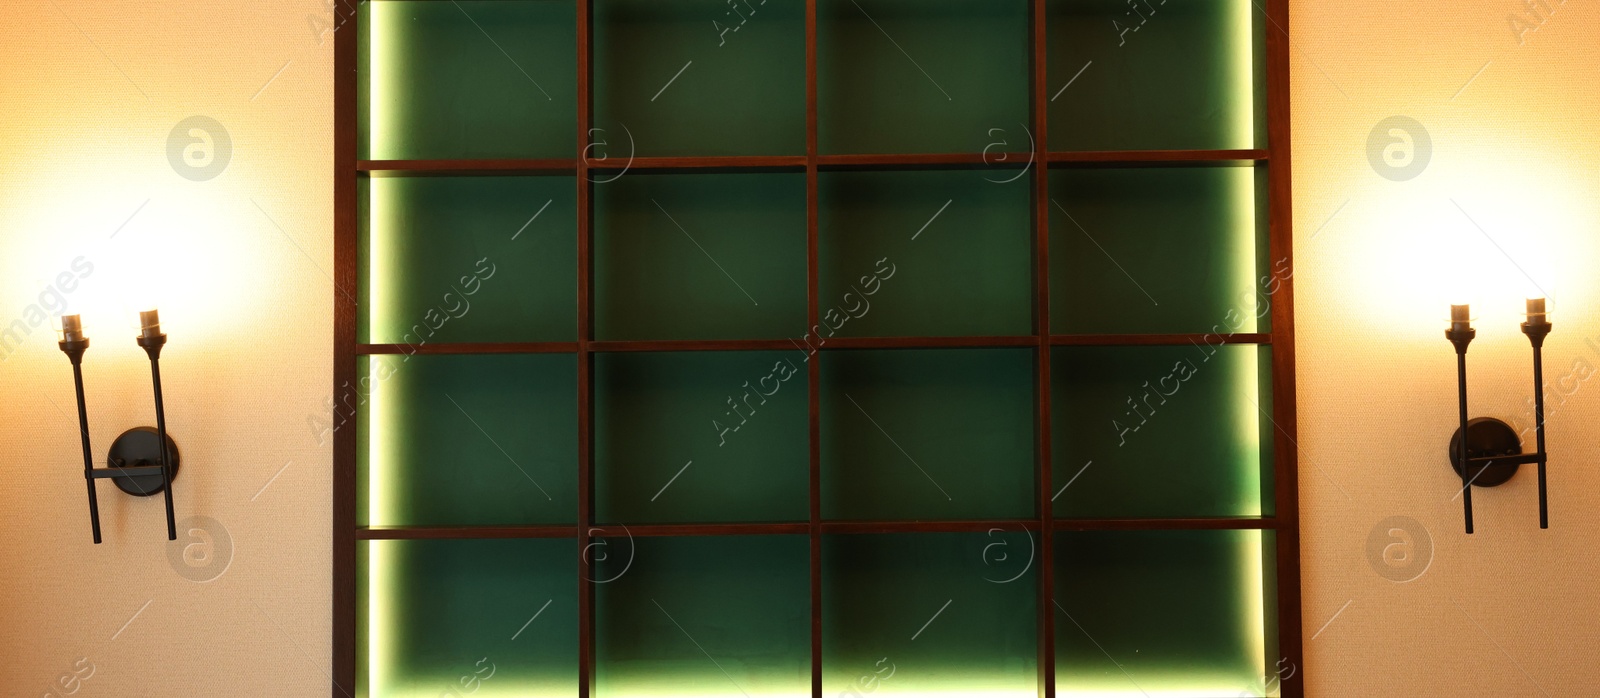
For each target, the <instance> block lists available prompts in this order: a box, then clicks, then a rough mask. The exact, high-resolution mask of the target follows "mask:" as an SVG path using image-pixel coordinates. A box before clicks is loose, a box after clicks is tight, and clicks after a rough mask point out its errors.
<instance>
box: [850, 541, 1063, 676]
mask: <svg viewBox="0 0 1600 698" xmlns="http://www.w3.org/2000/svg"><path fill="white" fill-rule="evenodd" d="M1035 542H1036V541H1035V539H1034V538H1033V537H1032V536H1031V535H1030V534H1029V533H1028V532H1027V531H1020V530H1019V531H1000V530H995V531H991V532H989V533H922V534H895V535H835V536H826V537H824V538H823V541H822V616H823V617H822V653H823V654H822V656H823V663H822V671H823V674H822V692H823V695H826V696H852V697H859V696H865V695H868V694H870V695H874V696H877V695H892V696H916V697H917V698H925V697H928V696H941V697H949V698H955V697H957V696H961V697H971V696H982V697H983V698H1002V697H1003V698H1033V697H1034V696H1036V695H1037V694H1036V693H1035V688H1036V683H1037V681H1038V678H1037V676H1036V670H1037V667H1038V649H1037V647H1038V645H1037V635H1038V633H1037V627H1038V621H1037V617H1036V615H1035V614H1036V613H1037V609H1038V591H1037V590H1038V586H1037V581H1036V579H1035V575H1036V574H1037V570H1036V569H1035V565H1036V564H1037V560H1038V555H1039V551H1038V550H1037V549H1036V547H1035Z"/></svg>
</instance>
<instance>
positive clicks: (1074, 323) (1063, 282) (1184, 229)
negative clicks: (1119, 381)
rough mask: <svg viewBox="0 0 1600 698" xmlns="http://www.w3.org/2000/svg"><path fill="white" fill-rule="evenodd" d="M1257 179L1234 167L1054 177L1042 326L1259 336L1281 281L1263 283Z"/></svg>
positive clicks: (1064, 172) (1251, 171)
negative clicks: (1046, 304) (1047, 310)
mask: <svg viewBox="0 0 1600 698" xmlns="http://www.w3.org/2000/svg"><path fill="white" fill-rule="evenodd" d="M1263 171H1264V169H1263ZM1256 177H1257V172H1256V168H1253V167H1231V166H1206V167H1141V168H1098V167H1095V168H1056V169H1053V170H1051V172H1050V204H1049V205H1050V331H1051V332H1052V333H1055V334H1068V333H1072V334H1097V333H1106V334H1175V333H1207V332H1210V333H1217V334H1223V335H1226V334H1230V333H1251V332H1265V331H1267V324H1268V323H1267V315H1268V310H1269V306H1270V296H1269V289H1275V288H1277V284H1276V283H1271V284H1269V283H1265V282H1262V281H1261V280H1260V278H1259V277H1261V276H1264V275H1265V274H1266V272H1265V271H1264V270H1262V269H1261V266H1262V259H1263V254H1262V253H1261V251H1262V250H1265V249H1266V226H1265V225H1264V224H1265V221H1266V218H1265V216H1260V215H1258V214H1257V200H1256ZM1258 315H1259V316H1260V317H1259V319H1258Z"/></svg>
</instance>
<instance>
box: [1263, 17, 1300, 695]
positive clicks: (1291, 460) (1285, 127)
mask: <svg viewBox="0 0 1600 698" xmlns="http://www.w3.org/2000/svg"><path fill="white" fill-rule="evenodd" d="M1267 8H1268V9H1267V28H1266V35H1267V37H1266V50H1267V90H1266V92H1267V148H1268V151H1269V153H1270V157H1269V159H1268V161H1267V167H1268V171H1267V176H1268V187H1267V189H1268V193H1267V206H1268V226H1269V232H1268V245H1267V247H1268V250H1269V252H1268V264H1269V266H1271V267H1272V268H1276V265H1277V261H1278V260H1280V259H1287V260H1290V262H1291V266H1290V269H1291V277H1290V278H1288V279H1282V280H1281V285H1280V286H1279V288H1278V292H1277V293H1276V294H1274V295H1275V296H1276V297H1275V298H1272V299H1271V303H1272V306H1271V308H1272V310H1271V313H1272V412H1273V414H1272V419H1273V423H1274V427H1275V428H1274V430H1273V437H1274V438H1273V444H1272V446H1273V461H1272V464H1273V485H1274V487H1275V489H1276V490H1277V491H1276V492H1275V495H1276V497H1275V499H1274V502H1273V504H1274V507H1273V508H1274V511H1273V520H1274V521H1275V522H1276V524H1277V526H1276V527H1275V531H1276V535H1275V543H1276V550H1275V553H1276V555H1275V557H1276V558H1277V560H1276V562H1277V569H1276V570H1275V576H1276V586H1277V589H1276V591H1277V596H1278V604H1277V609H1276V610H1277V622H1278V632H1277V635H1278V645H1279V646H1278V651H1279V654H1281V655H1282V657H1281V659H1282V660H1284V661H1285V662H1287V666H1280V665H1279V664H1278V663H1277V662H1278V661H1279V658H1274V657H1271V656H1268V657H1265V658H1264V659H1265V661H1266V669H1267V676H1265V677H1263V678H1264V679H1265V680H1268V682H1269V683H1270V680H1271V679H1272V678H1273V677H1275V676H1276V677H1280V678H1281V675H1280V674H1278V673H1277V672H1278V671H1279V670H1280V669H1282V670H1283V671H1284V672H1287V671H1288V670H1289V669H1291V668H1292V669H1293V670H1294V674H1293V678H1290V679H1289V680H1285V681H1282V682H1281V690H1282V695H1283V698H1301V696H1304V695H1305V656H1304V654H1303V638H1302V637H1301V618H1300V480H1299V475H1298V473H1299V472H1300V466H1299V462H1298V457H1299V454H1298V453H1297V449H1298V448H1299V446H1298V444H1296V443H1295V436H1294V435H1295V434H1297V433H1299V427H1298V422H1297V420H1296V417H1295V415H1296V407H1295V347H1294V279H1293V275H1292V271H1293V270H1294V266H1293V260H1294V209H1293V205H1292V204H1293V200H1294V199H1293V195H1294V191H1293V188H1292V180H1291V178H1290V174H1291V170H1290V162H1291V158H1290V153H1291V152H1292V151H1291V149H1290V146H1291V142H1290V133H1289V131H1290V129H1289V125H1290V124H1289V104H1290V102H1289V0H1268V3H1267ZM1263 569H1265V568H1263Z"/></svg>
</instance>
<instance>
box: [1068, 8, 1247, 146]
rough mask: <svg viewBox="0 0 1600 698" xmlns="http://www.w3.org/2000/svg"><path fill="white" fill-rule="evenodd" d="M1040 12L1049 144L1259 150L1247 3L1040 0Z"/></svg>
mask: <svg viewBox="0 0 1600 698" xmlns="http://www.w3.org/2000/svg"><path fill="white" fill-rule="evenodd" d="M1047 13H1048V15H1049V20H1048V23H1049V24H1048V28H1047V33H1048V45H1049V47H1048V53H1049V57H1048V59H1047V60H1048V63H1047V72H1048V75H1049V79H1048V87H1047V89H1048V91H1049V93H1050V104H1049V118H1050V149H1051V150H1057V151H1062V150H1142V149H1173V150H1182V149H1190V150H1204V149H1213V148H1253V147H1265V142H1266V134H1265V133H1264V132H1261V131H1259V130H1258V128H1257V125H1258V123H1259V119H1260V114H1262V113H1264V112H1265V109H1264V108H1263V107H1264V104H1263V103H1262V101H1261V100H1260V99H1259V98H1258V97H1257V95H1258V94H1260V93H1261V89H1260V85H1259V84H1258V81H1259V80H1260V79H1261V73H1260V71H1258V63H1259V62H1260V61H1261V60H1262V57H1261V54H1262V50H1263V48H1264V46H1265V41H1264V34H1263V27H1264V25H1265V23H1263V22H1259V21H1257V20H1256V15H1259V14H1260V12H1259V11H1258V10H1257V9H1256V8H1255V7H1254V6H1253V5H1252V2H1251V0H1201V1H1198V2H1196V1H1191V0H1178V1H1177V2H1166V1H1165V0H1132V1H1131V2H1130V1H1129V0H1048V4H1047ZM1258 134H1259V135H1258Z"/></svg>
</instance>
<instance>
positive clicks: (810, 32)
mask: <svg viewBox="0 0 1600 698" xmlns="http://www.w3.org/2000/svg"><path fill="white" fill-rule="evenodd" d="M819 293H820V291H819V290H818V288H817V0H806V328H805V334H803V335H802V336H801V338H802V339H803V340H804V342H805V344H804V346H806V347H808V349H807V350H806V351H808V352H810V354H811V356H810V357H809V360H807V361H806V396H807V398H806V399H807V400H808V401H809V406H808V407H807V409H806V414H807V419H808V420H809V429H808V434H809V440H810V444H811V454H810V455H811V457H810V481H811V696H812V698H822V396H821V387H822V365H821V362H822V352H820V351H814V350H811V349H810V348H809V347H810V346H811V337H810V334H811V328H813V327H816V326H817V323H818V309H817V307H818V296H819ZM817 340H818V341H819V342H820V341H821V340H822V337H821V336H820V335H819V336H818V337H817Z"/></svg>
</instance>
